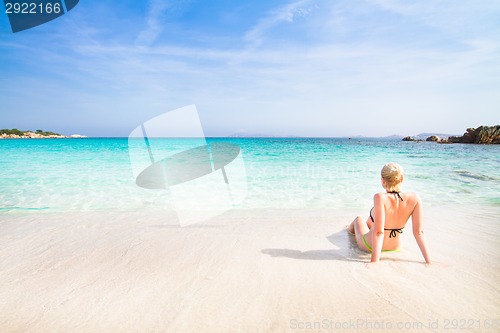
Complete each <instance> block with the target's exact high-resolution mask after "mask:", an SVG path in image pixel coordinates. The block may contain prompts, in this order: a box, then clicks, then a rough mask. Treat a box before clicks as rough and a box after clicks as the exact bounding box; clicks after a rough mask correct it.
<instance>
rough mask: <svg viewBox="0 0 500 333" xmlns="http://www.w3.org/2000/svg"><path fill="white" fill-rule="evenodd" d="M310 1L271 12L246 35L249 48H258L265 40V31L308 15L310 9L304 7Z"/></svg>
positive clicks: (290, 4) (295, 2) (297, 2)
mask: <svg viewBox="0 0 500 333" xmlns="http://www.w3.org/2000/svg"><path fill="white" fill-rule="evenodd" d="M310 2H311V0H299V1H294V2H292V3H289V4H287V5H286V6H283V7H280V8H278V9H277V10H273V11H271V12H269V13H267V15H266V16H265V17H264V18H262V19H261V20H260V21H259V22H257V24H256V25H255V26H253V27H252V28H251V29H250V30H249V31H248V32H247V33H246V34H245V41H246V42H247V43H249V44H250V45H251V46H258V45H259V44H261V43H262V42H263V40H264V38H265V34H266V32H267V31H269V30H270V29H272V28H273V27H275V26H277V25H278V24H280V23H283V22H287V23H293V22H294V20H295V19H296V18H298V17H305V16H307V15H309V14H310V11H311V9H310V8H309V7H305V6H306V5H307V4H309V3H310Z"/></svg>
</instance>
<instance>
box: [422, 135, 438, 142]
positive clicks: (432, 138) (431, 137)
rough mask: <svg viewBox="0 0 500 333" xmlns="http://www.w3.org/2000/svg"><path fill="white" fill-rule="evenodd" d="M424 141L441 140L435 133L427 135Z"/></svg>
mask: <svg viewBox="0 0 500 333" xmlns="http://www.w3.org/2000/svg"><path fill="white" fill-rule="evenodd" d="M425 141H434V142H439V141H441V138H440V137H439V136H437V135H431V136H430V137H428V138H427V139H425Z"/></svg>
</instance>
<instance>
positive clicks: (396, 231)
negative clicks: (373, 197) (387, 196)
mask: <svg viewBox="0 0 500 333" xmlns="http://www.w3.org/2000/svg"><path fill="white" fill-rule="evenodd" d="M387 193H391V194H395V195H396V196H397V197H398V198H399V199H401V201H404V200H403V198H402V197H401V195H400V194H399V192H398V191H392V192H387ZM372 210H373V208H372V209H371V210H370V219H371V220H372V222H373V223H375V220H374V219H373V217H372ZM403 229H404V227H402V228H397V229H386V228H384V230H390V231H391V232H390V234H389V238H393V237H396V236H397V235H398V234H397V233H400V234H402V233H403Z"/></svg>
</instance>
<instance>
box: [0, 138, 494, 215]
mask: <svg viewBox="0 0 500 333" xmlns="http://www.w3.org/2000/svg"><path fill="white" fill-rule="evenodd" d="M208 141H209V142H229V143H233V144H236V145H238V146H239V147H240V149H241V153H242V158H243V161H244V165H245V170H246V180H247V193H246V198H245V199H244V200H243V201H242V202H241V203H239V204H238V205H237V206H236V207H235V208H237V209H306V210H317V209H318V210H320V209H328V210H333V211H338V212H357V211H364V210H367V209H369V208H370V207H371V205H372V196H373V194H374V193H375V192H378V191H382V190H383V189H382V187H381V186H380V169H381V168H382V166H383V165H384V164H385V163H387V162H389V161H394V162H397V163H400V164H401V165H402V166H403V168H404V169H405V173H406V175H405V182H404V185H403V191H415V192H418V193H419V194H420V195H421V197H422V199H423V201H424V204H425V205H426V206H437V207H442V206H450V207H461V208H462V209H470V210H477V209H478V207H483V208H485V209H487V210H488V211H489V212H493V214H496V215H497V216H498V218H499V219H500V170H499V168H500V146H495V145H463V144H452V145H440V144H436V143H428V142H420V143H414V142H402V141H399V140H392V139H391V140H390V139H366V138H361V139H358V138H353V139H347V138H345V139H344V138H212V139H208ZM156 144H157V145H158V147H160V148H161V149H164V150H165V151H169V150H170V149H174V150H175V149H177V150H179V149H181V148H182V147H183V141H182V140H181V139H179V140H178V141H175V140H172V139H169V140H165V141H161V139H157V142H156ZM168 209H172V198H171V195H170V193H169V191H166V190H148V189H143V188H140V187H138V186H137V185H136V183H135V177H134V173H133V169H132V166H131V160H130V156H129V141H128V139H127V138H88V139H43V140H33V139H31V140H30V139H16V140H0V214H20V213H33V212H35V213H37V214H43V213H45V212H61V213H64V212H88V211H117V212H127V211H140V210H145V211H148V210H151V211H162V210H168Z"/></svg>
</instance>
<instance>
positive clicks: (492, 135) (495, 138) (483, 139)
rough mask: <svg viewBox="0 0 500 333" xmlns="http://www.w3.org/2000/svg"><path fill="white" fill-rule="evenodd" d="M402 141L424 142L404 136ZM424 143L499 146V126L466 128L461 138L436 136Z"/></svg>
mask: <svg viewBox="0 0 500 333" xmlns="http://www.w3.org/2000/svg"><path fill="white" fill-rule="evenodd" d="M403 141H415V142H420V141H424V140H423V139H420V137H417V138H415V137H411V136H406V137H404V138H403ZM425 141H433V142H437V143H475V144H500V125H495V126H479V127H478V128H467V130H466V131H465V133H464V134H463V135H462V136H449V137H448V138H447V139H446V138H441V137H439V136H438V135H430V136H429V137H428V138H427V139H425Z"/></svg>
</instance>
